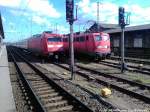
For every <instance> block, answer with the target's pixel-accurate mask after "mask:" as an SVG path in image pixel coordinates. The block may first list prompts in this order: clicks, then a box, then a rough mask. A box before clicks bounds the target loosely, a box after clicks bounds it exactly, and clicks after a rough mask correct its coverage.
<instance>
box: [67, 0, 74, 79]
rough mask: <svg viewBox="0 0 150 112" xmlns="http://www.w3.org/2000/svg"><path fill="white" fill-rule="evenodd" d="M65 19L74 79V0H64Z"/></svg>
mask: <svg viewBox="0 0 150 112" xmlns="http://www.w3.org/2000/svg"><path fill="white" fill-rule="evenodd" d="M66 20H67V22H69V24H70V36H69V45H70V59H71V63H70V64H71V65H70V70H71V79H72V80H74V79H75V76H74V46H73V22H74V21H75V19H74V0H66Z"/></svg>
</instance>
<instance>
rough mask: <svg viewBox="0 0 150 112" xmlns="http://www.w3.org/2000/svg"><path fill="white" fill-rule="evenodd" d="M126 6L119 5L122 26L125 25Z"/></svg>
mask: <svg viewBox="0 0 150 112" xmlns="http://www.w3.org/2000/svg"><path fill="white" fill-rule="evenodd" d="M124 13H125V12H124V8H123V7H119V25H120V26H121V27H124V26H125V20H124V17H125V15H124Z"/></svg>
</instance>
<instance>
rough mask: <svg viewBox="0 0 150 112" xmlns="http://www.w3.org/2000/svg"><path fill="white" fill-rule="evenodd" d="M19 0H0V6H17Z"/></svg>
mask: <svg viewBox="0 0 150 112" xmlns="http://www.w3.org/2000/svg"><path fill="white" fill-rule="evenodd" d="M20 3H21V0H0V6H7V7H18V6H19V5H20Z"/></svg>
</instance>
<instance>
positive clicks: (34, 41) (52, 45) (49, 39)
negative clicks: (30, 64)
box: [27, 31, 63, 56]
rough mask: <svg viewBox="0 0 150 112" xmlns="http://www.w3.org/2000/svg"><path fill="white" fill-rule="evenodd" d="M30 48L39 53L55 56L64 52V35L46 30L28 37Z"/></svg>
mask: <svg viewBox="0 0 150 112" xmlns="http://www.w3.org/2000/svg"><path fill="white" fill-rule="evenodd" d="M27 43H28V45H27V47H28V49H29V50H30V51H32V52H34V53H36V54H38V55H42V56H55V55H58V56H59V55H60V54H62V53H63V42H62V35H59V34H53V33H51V32H49V31H45V32H43V33H42V34H36V35H34V36H33V37H31V38H29V39H28V42H27Z"/></svg>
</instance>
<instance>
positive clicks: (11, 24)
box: [0, 0, 150, 42]
mask: <svg viewBox="0 0 150 112" xmlns="http://www.w3.org/2000/svg"><path fill="white" fill-rule="evenodd" d="M74 1H75V4H77V5H78V20H77V21H76V22H75V24H74V30H75V31H79V30H84V29H86V28H87V27H88V26H89V25H90V24H92V22H90V23H87V21H88V20H91V21H92V20H96V19H97V1H99V2H100V13H99V14H100V21H101V22H102V23H111V24H118V7H119V6H123V7H125V11H127V12H130V13H131V23H130V25H132V26H133V25H141V24H149V23H150V14H149V12H150V7H149V6H150V0H74ZM0 11H1V15H2V20H3V25H4V32H5V41H6V42H14V41H18V40H22V39H25V38H28V37H30V36H31V35H33V34H37V33H41V32H42V31H44V30H53V31H54V32H56V29H57V32H58V33H61V34H64V33H68V32H69V25H68V23H67V22H66V20H65V18H66V17H65V16H66V13H65V0H0ZM56 27H57V28H56Z"/></svg>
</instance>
